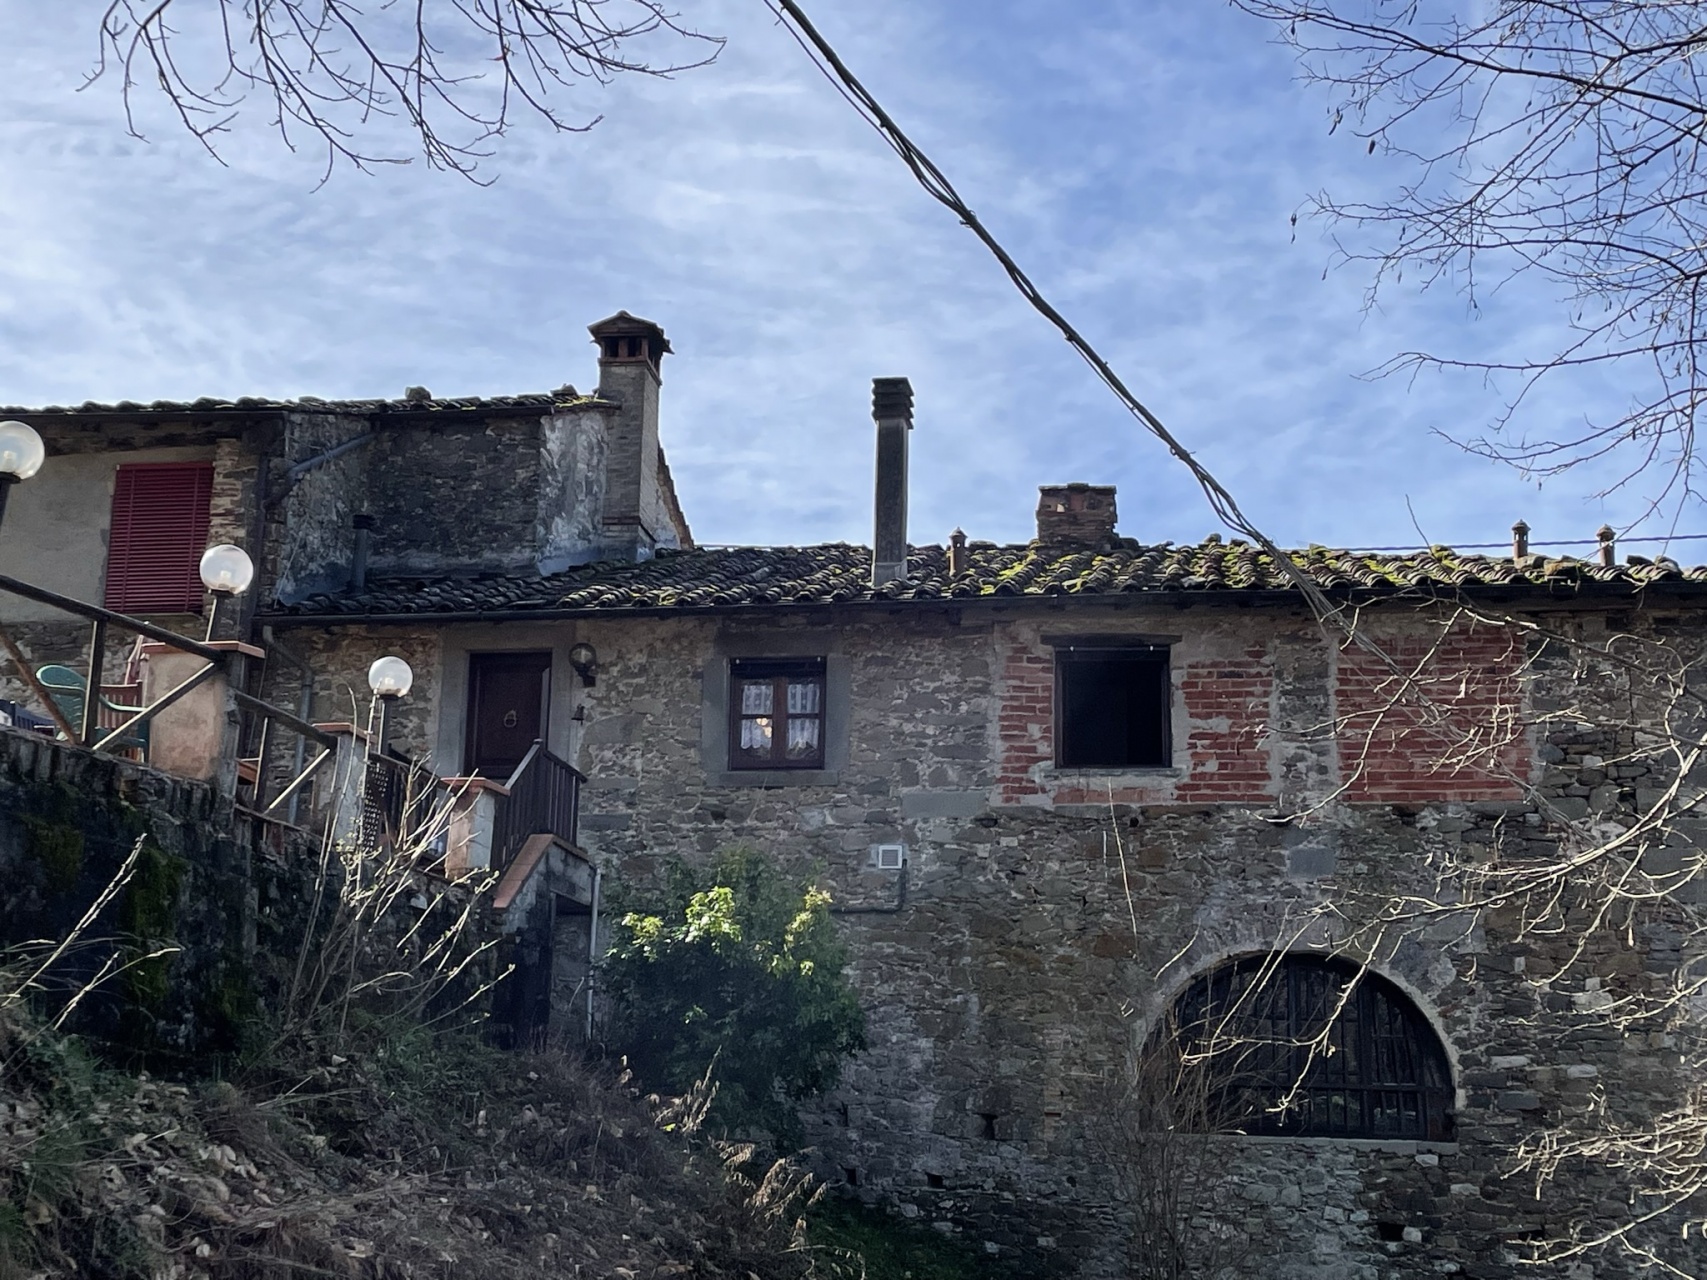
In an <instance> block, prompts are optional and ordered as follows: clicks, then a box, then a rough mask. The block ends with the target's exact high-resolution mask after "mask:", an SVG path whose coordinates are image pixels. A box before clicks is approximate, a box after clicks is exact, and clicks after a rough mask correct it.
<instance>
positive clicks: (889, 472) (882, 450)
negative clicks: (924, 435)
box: [871, 378, 913, 587]
mask: <svg viewBox="0 0 1707 1280" xmlns="http://www.w3.org/2000/svg"><path fill="white" fill-rule="evenodd" d="M871 416H872V417H873V418H874V419H876V421H877V493H876V499H877V501H876V528H875V530H874V533H873V537H872V553H871V585H872V586H874V587H880V586H882V585H883V584H884V583H885V582H893V581H895V579H897V578H905V577H906V576H907V435H908V433H909V432H911V431H912V429H913V384H912V383H910V382H908V381H907V380H906V379H905V378H873V379H872V380H871Z"/></svg>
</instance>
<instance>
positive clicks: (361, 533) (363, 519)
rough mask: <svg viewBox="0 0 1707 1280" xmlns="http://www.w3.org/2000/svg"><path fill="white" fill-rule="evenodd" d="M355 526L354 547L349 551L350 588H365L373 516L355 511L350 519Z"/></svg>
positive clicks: (358, 589) (354, 589) (363, 589)
mask: <svg viewBox="0 0 1707 1280" xmlns="http://www.w3.org/2000/svg"><path fill="white" fill-rule="evenodd" d="M350 523H351V524H353V525H354V526H355V529H356V537H355V549H354V550H353V551H352V552H351V553H350V590H351V591H366V590H367V555H368V543H369V541H370V540H371V539H372V537H373V517H372V516H370V515H368V514H367V513H366V512H357V513H356V515H355V516H353V517H352V518H351V520H350Z"/></svg>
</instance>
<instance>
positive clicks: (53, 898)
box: [0, 729, 301, 1069]
mask: <svg viewBox="0 0 1707 1280" xmlns="http://www.w3.org/2000/svg"><path fill="white" fill-rule="evenodd" d="M138 842H140V844H141V854H140V857H139V860H138V863H137V866H136V870H135V873H134V875H133V877H132V879H131V880H130V882H129V884H128V886H127V887H126V888H125V889H124V890H123V892H121V893H120V894H119V895H118V896H117V898H115V899H114V901H113V902H112V904H111V906H110V907H109V908H108V909H107V910H106V911H105V912H103V913H102V914H101V915H99V916H98V917H97V918H96V919H95V920H94V921H93V922H92V923H91V924H90V925H89V926H88V927H87V929H86V930H85V932H84V934H83V936H82V938H81V940H80V942H79V944H78V945H77V946H75V947H73V948H72V949H71V950H69V951H68V952H67V953H66V954H65V955H64V957H63V958H62V959H61V961H60V962H59V963H57V964H56V965H54V966H53V967H52V968H51V969H49V970H48V972H47V973H46V974H45V975H44V976H43V978H42V986H43V993H42V994H43V998H45V999H47V1000H49V1001H50V1002H53V1001H62V1000H63V999H65V998H66V997H67V996H68V995H69V994H70V993H71V992H73V991H75V990H76V989H77V988H78V987H79V986H81V985H83V984H84V983H86V982H88V981H89V980H90V979H92V978H94V977H95V976H97V975H98V974H99V973H100V972H101V969H102V966H103V964H105V963H107V961H108V959H109V957H113V956H115V955H116V956H117V957H118V958H119V959H120V960H122V961H124V962H127V963H128V964H129V965H130V967H129V968H127V969H125V970H124V971H123V972H121V973H119V974H117V975H116V976H112V977H109V978H107V979H106V981H105V982H104V983H103V984H102V985H101V986H99V987H98V988H96V990H95V992H94V994H93V995H92V996H91V997H90V998H88V999H86V1000H84V1001H83V1002H82V1004H81V1005H80V1006H79V1009H78V1019H77V1021H76V1022H75V1023H74V1024H73V1025H74V1026H75V1028H76V1029H77V1030H79V1031H81V1032H83V1033H84V1034H86V1035H90V1036H93V1037H94V1038H96V1039H99V1040H102V1041H106V1042H108V1043H109V1044H112V1045H114V1046H115V1047H117V1049H118V1051H119V1052H121V1053H124V1054H127V1055H138V1056H141V1057H144V1058H147V1059H149V1060H150V1061H153V1062H156V1063H159V1064H161V1065H164V1066H166V1067H167V1068H168V1069H181V1068H183V1067H186V1066H190V1067H194V1066H198V1065H200V1066H211V1065H212V1064H213V1062H214V1061H215V1060H216V1059H217V1057H218V1055H220V1054H222V1053H229V1052H231V1051H233V1050H235V1049H236V1047H237V1043H238V1037H239V1034H240V1030H241V1022H242V1020H243V1019H244V1018H245V1017H246V1016H247V1015H248V1014H249V1012H250V1010H251V1008H252V1002H253V999H254V990H253V986H252V983H251V980H250V973H249V969H250V964H249V961H250V956H251V954H252V950H253V943H254V920H255V916H254V901H253V885H252V881H251V875H250V857H249V851H248V850H247V849H246V848H244V847H242V846H240V845H239V844H238V843H237V842H236V840H235V839H234V838H233V831H232V821H231V807H230V803H229V801H225V802H222V801H221V800H220V798H219V796H218V795H217V794H216V793H215V792H214V791H213V789H212V788H210V787H208V786H206V785H205V784H202V783H196V782H189V781H186V780H184V779H181V778H172V777H168V776H167V775H165V774H161V773H156V772H154V771H153V770H150V769H146V768H143V767H141V766H139V765H135V764H132V763H130V762H128V761H124V760H119V759H115V758H114V757H112V756H109V755H97V754H95V753H93V752H90V751H85V750H82V749H80V748H76V747H70V746H67V745H65V744H63V743H55V742H52V741H49V740H47V739H44V738H41V737H40V736H38V735H35V734H29V733H22V732H19V731H16V730H11V729H0V876H3V877H4V879H5V882H6V884H7V892H6V893H5V895H3V897H0V944H4V945H5V946H6V947H8V948H17V950H15V951H13V955H14V956H15V957H16V958H17V962H18V964H20V965H23V964H28V963H29V958H30V957H32V956H34V957H36V958H37V959H38V960H40V959H45V954H46V953H45V950H44V948H43V947H42V946H41V945H40V944H39V943H38V942H37V941H36V940H39V939H50V940H58V939H61V938H64V937H67V936H68V935H69V934H71V932H72V931H73V929H74V928H75V927H76V926H77V924H78V922H79V921H80V920H81V919H82V917H83V915H84V913H85V911H87V910H88V908H89V906H90V904H91V903H93V902H95V901H96V900H97V899H98V898H99V897H100V896H101V893H102V891H103V890H104V889H105V888H106V887H107V885H108V884H109V883H110V882H111V881H112V880H113V879H114V877H115V875H116V874H117V873H118V871H119V869H120V867H121V866H122V865H123V863H124V862H125V860H126V858H127V857H128V856H129V855H130V854H131V852H132V850H133V848H135V847H136V846H137V845H138ZM298 852H301V851H300V850H298ZM162 948H171V949H173V950H171V951H170V953H169V954H164V955H160V956H158V957H155V958H153V959H149V958H147V957H148V956H149V954H150V953H151V952H154V951H156V950H159V949H162Z"/></svg>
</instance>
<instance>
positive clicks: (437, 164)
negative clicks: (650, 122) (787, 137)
mask: <svg viewBox="0 0 1707 1280" xmlns="http://www.w3.org/2000/svg"><path fill="white" fill-rule="evenodd" d="M174 19H176V20H177V25H174ZM684 46H685V51H684ZM722 46H723V41H722V39H721V38H719V37H714V36H708V35H704V34H702V33H700V32H697V31H694V30H692V29H691V28H689V27H687V26H685V25H683V24H682V22H681V20H680V18H679V17H678V15H676V14H675V13H673V12H671V11H670V10H668V9H666V8H665V7H664V6H663V4H661V3H660V2H659V0H412V3H399V2H397V0H391V2H388V3H378V4H372V5H368V6H362V5H359V4H357V3H355V2H354V0H216V3H214V4H212V5H209V4H207V3H202V4H197V5H193V6H191V5H186V4H183V3H179V2H178V0H110V3H109V4H108V5H107V7H106V9H105V11H104V12H103V13H102V15H101V24H100V50H99V54H98V57H97V59H96V62H95V65H94V67H93V69H92V70H91V71H90V73H89V76H88V83H89V84H93V83H95V82H96V81H99V80H102V79H104V78H112V77H116V78H117V79H118V80H119V81H120V92H121V94H122V97H123V100H124V109H125V120H126V123H127V126H128V127H129V129H130V131H131V133H132V134H133V135H135V136H137V137H141V136H142V134H141V127H140V124H139V122H138V118H137V108H138V105H139V99H140V98H141V97H142V96H143V95H145V94H158V95H159V96H160V97H162V98H164V99H165V101H166V103H167V104H168V107H169V109H170V111H171V114H172V115H173V116H175V117H176V119H177V121H178V122H179V124H181V125H182V126H183V127H184V128H185V129H186V130H188V131H189V133H190V134H191V135H192V136H193V137H194V138H195V139H196V140H197V141H198V142H200V143H201V145H202V146H203V147H205V148H206V149H207V151H208V153H209V154H210V155H213V156H214V157H215V158H218V157H219V154H220V145H221V143H222V141H223V140H224V139H223V136H222V135H225V134H227V133H228V132H229V131H230V129H231V126H232V123H233V121H234V120H235V119H236V118H237V116H238V113H239V112H240V111H241V110H242V109H243V108H244V107H246V106H249V105H250V104H251V103H254V104H258V105H260V106H261V107H262V108H263V109H264V110H265V111H267V112H268V113H269V117H270V123H271V125H272V126H273V127H274V128H275V129H276V130H277V131H278V134H279V137H280V139H281V140H282V141H283V142H284V143H285V145H286V146H288V147H290V148H291V149H292V150H295V149H296V148H297V146H298V145H299V144H300V143H302V142H307V143H309V144H310V145H313V146H315V147H318V148H320V149H322V150H323V152H324V155H325V160H326V171H327V174H328V175H330V173H331V172H332V170H333V169H334V168H335V167H336V166H337V165H338V164H339V163H347V164H350V165H352V166H354V167H355V168H357V169H360V170H364V171H365V170H368V169H371V168H372V167H373V166H375V165H379V164H404V163H407V162H408V157H407V156H405V155H403V154H400V149H399V148H398V147H397V146H396V145H395V142H394V140H393V138H392V137H391V136H390V131H387V130H386V129H385V128H384V126H385V124H386V122H387V121H394V122H396V123H397V124H398V125H401V126H402V128H403V129H405V130H406V131H407V132H408V133H409V134H411V135H413V137H414V139H415V144H416V145H417V146H418V147H419V150H420V153H421V155H423V156H424V157H425V158H426V161H427V163H428V165H430V166H431V167H433V168H437V169H448V170H450V171H451V172H453V173H459V174H462V175H463V176H465V177H470V178H472V177H473V176H474V173H475V170H476V168H477V166H478V165H479V162H480V161H481V160H483V159H485V158H487V157H488V156H490V155H491V154H492V144H493V143H494V141H495V140H496V139H498V138H500V137H502V136H503V135H504V134H505V133H506V132H507V131H508V129H509V128H510V127H511V126H512V124H513V123H514V122H515V121H516V120H517V119H518V118H519V117H522V116H533V117H535V118H537V119H540V120H543V121H545V122H546V123H547V124H548V125H550V126H551V127H552V128H553V129H556V130H561V131H582V130H586V129H589V128H591V127H592V126H593V125H594V124H596V123H598V118H597V117H592V118H576V117H574V116H571V115H570V114H568V113H566V112H565V111H564V110H563V109H562V108H560V107H559V106H557V105H554V104H553V102H552V101H551V98H552V95H553V94H554V93H557V92H559V91H562V90H565V89H567V88H569V87H571V86H573V85H574V84H576V83H577V82H586V81H591V82H593V83H595V84H606V83H609V82H610V81H611V80H612V79H613V78H615V77H616V76H618V75H623V74H639V75H649V76H669V75H673V74H675V73H676V72H680V71H685V70H689V69H691V68H694V67H700V66H704V65H705V64H706V63H708V62H710V61H712V60H713V59H714V58H715V57H716V56H717V54H718V52H719V51H720V50H721V49H722ZM210 50H211V51H212V56H211V57H210V56H209V51H210ZM648 50H656V52H658V53H659V54H661V55H663V56H661V57H659V58H658V59H656V60H654V58H653V57H652V56H650V55H649V54H648V52H647V51H648ZM186 59H187V61H186Z"/></svg>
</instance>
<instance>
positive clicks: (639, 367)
mask: <svg viewBox="0 0 1707 1280" xmlns="http://www.w3.org/2000/svg"><path fill="white" fill-rule="evenodd" d="M587 331H588V332H589V333H591V334H592V335H593V341H594V342H596V343H597V344H598V347H599V392H598V394H599V398H600V399H601V400H611V401H615V402H616V403H617V404H619V405H620V406H621V407H620V408H619V409H617V410H616V411H615V412H614V413H613V414H612V415H611V418H610V434H609V437H608V439H607V442H606V446H607V449H608V453H607V455H606V458H607V461H606V463H605V500H604V528H603V536H602V539H601V542H602V547H601V551H602V554H603V556H604V557H605V558H607V559H612V560H643V559H646V558H647V557H648V556H650V555H651V554H652V549H653V547H654V546H656V545H657V542H658V533H659V528H658V526H659V525H660V523H661V522H663V521H666V520H667V519H668V515H667V513H666V512H665V510H664V508H663V501H662V498H661V497H660V494H661V490H660V486H659V478H658V390H659V388H660V387H661V386H662V385H663V375H662V371H661V370H662V365H663V362H664V357H665V355H667V354H669V351H670V340H669V339H668V338H666V337H665V336H664V331H663V329H662V328H660V327H659V326H658V325H655V324H653V323H652V322H651V321H650V320H642V319H640V318H639V317H638V316H631V315H629V314H628V312H626V311H618V312H617V313H616V314H615V315H614V316H611V317H610V318H609V319H606V320H601V321H599V322H598V323H597V324H594V325H588V326H587Z"/></svg>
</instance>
